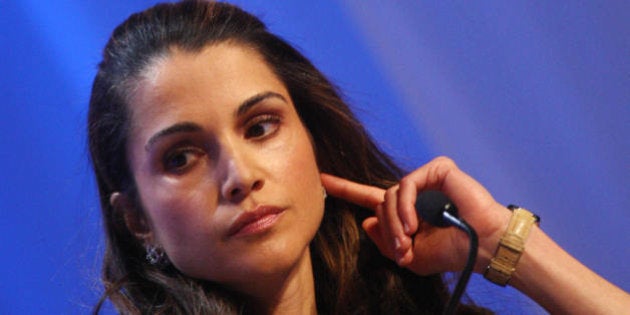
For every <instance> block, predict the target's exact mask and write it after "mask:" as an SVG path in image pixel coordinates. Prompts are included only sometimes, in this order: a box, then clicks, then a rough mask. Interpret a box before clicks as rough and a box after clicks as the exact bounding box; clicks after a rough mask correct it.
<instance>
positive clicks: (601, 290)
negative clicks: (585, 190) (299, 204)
mask: <svg viewBox="0 0 630 315" xmlns="http://www.w3.org/2000/svg"><path fill="white" fill-rule="evenodd" d="M322 183H323V184H324V187H326V190H327V192H328V193H329V194H330V195H332V196H335V197H338V198H343V199H346V200H348V201H350V202H354V203H356V204H359V205H362V206H364V207H367V208H371V209H373V210H374V212H375V216H373V217H371V218H368V219H366V220H365V221H364V222H363V228H364V229H365V230H366V232H367V234H368V235H369V236H370V238H371V239H372V240H373V241H374V242H375V243H376V245H377V246H378V247H379V249H380V251H381V252H382V253H383V254H384V255H386V256H387V257H389V258H391V259H393V260H395V261H396V262H397V263H398V264H399V265H401V266H404V267H407V268H409V269H410V270H412V271H414V272H416V273H418V274H431V273H436V272H447V271H458V270H462V268H463V266H464V264H465V260H466V253H467V246H468V240H467V239H466V237H465V236H463V234H464V233H461V232H459V231H457V230H456V229H454V228H449V229H440V228H435V227H431V226H429V225H428V224H426V223H422V221H421V220H419V219H418V218H417V217H416V212H415V209H414V206H413V205H414V204H415V201H416V200H415V198H416V196H417V194H418V192H419V191H422V190H425V189H434V190H440V191H442V192H444V193H445V194H446V195H447V196H448V197H450V199H451V200H452V201H453V202H454V203H455V204H456V205H457V207H458V209H459V214H460V216H461V217H462V218H463V219H465V220H466V221H467V222H468V223H469V224H470V225H471V226H472V227H473V228H475V230H476V231H477V233H478V235H479V255H478V258H477V262H476V265H475V271H476V272H478V273H483V271H484V269H485V267H486V266H487V265H488V264H489V262H490V259H491V258H492V257H493V256H494V252H495V250H496V247H497V244H498V242H499V239H500V237H501V236H502V234H503V233H504V231H505V229H506V227H507V225H508V222H509V220H510V212H509V210H507V209H506V208H505V207H503V206H502V205H500V204H499V203H497V202H496V201H495V200H494V199H493V198H492V196H491V195H490V194H489V193H488V192H487V191H486V189H485V188H484V187H483V186H481V185H480V184H479V183H478V182H477V181H475V180H474V179H473V178H471V177H470V176H468V175H467V174H465V173H464V172H462V171H461V170H460V169H459V168H458V167H457V165H455V163H454V162H453V161H452V160H450V159H448V158H445V157H440V158H436V159H435V160H433V161H431V162H429V163H427V164H426V165H423V166H422V167H420V168H418V169H416V170H415V171H413V172H411V173H410V174H408V175H407V176H405V177H404V178H403V179H402V180H401V181H400V183H399V185H396V186H393V187H391V188H389V189H387V190H383V189H380V188H377V187H372V186H367V185H361V184H358V183H354V182H351V181H348V180H345V179H342V178H338V177H335V176H332V175H327V174H322ZM412 238H413V241H412ZM509 284H510V285H512V286H513V287H515V288H516V289H518V290H520V291H521V292H523V293H524V294H526V295H528V296H529V297H531V298H532V299H533V300H535V301H536V302H537V303H539V304H540V305H541V306H543V307H544V308H545V309H547V310H548V311H549V312H550V313H552V314H623V313H626V312H627V311H628V310H629V309H630V295H629V294H628V293H626V292H624V291H623V290H621V289H620V288H618V287H616V286H615V285H613V284H611V283H610V282H608V281H606V280H605V279H603V278H602V277H600V276H599V275H597V274H595V273H594V272H593V271H591V270H590V269H588V268H587V267H586V266H584V265H583V264H581V263H580V262H579V261H577V260H576V259H575V258H573V257H572V256H571V255H569V254H568V253H567V252H565V251H564V250H563V249H562V248H561V247H560V246H558V245H557V244H556V243H555V242H554V241H553V240H552V239H551V238H549V237H548V236H547V235H546V234H545V233H544V232H543V231H542V230H541V229H540V228H538V227H536V226H534V227H533V228H532V232H531V234H530V236H529V238H528V239H527V242H526V249H525V251H524V253H523V256H522V257H521V259H520V260H519V263H518V265H517V269H516V272H515V273H514V274H513V276H512V279H511V281H510V283H509Z"/></svg>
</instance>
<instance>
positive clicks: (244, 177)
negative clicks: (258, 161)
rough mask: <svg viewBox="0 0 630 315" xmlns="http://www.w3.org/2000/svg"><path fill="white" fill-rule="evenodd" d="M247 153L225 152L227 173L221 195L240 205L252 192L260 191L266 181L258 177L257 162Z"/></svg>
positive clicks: (224, 160)
mask: <svg viewBox="0 0 630 315" xmlns="http://www.w3.org/2000/svg"><path fill="white" fill-rule="evenodd" d="M252 158H253V157H252V156H249V155H248V154H247V153H241V152H238V151H236V150H233V149H232V150H224V152H223V159H222V160H223V163H222V164H223V165H222V166H223V167H224V170H225V171H226V172H225V173H224V174H225V176H224V180H223V184H222V187H221V195H222V196H223V198H224V199H225V200H228V201H229V202H232V203H238V202H240V201H242V200H243V199H245V198H246V197H247V196H248V195H249V194H250V193H252V191H256V190H260V189H261V188H262V186H263V184H264V181H263V179H262V178H260V176H258V171H257V169H256V166H255V162H254V161H253V159H252Z"/></svg>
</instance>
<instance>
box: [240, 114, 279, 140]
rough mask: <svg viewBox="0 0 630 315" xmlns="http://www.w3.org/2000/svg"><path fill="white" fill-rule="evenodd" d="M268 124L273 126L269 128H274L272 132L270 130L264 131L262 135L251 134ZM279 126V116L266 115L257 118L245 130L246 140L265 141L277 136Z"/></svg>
mask: <svg viewBox="0 0 630 315" xmlns="http://www.w3.org/2000/svg"><path fill="white" fill-rule="evenodd" d="M267 124H271V126H270V127H269V128H272V130H270V131H268V129H266V130H263V134H262V135H252V134H251V132H252V131H253V128H255V127H258V126H261V125H267ZM279 124H280V117H279V116H277V115H270V114H266V115H260V116H256V117H254V118H253V119H252V120H251V122H250V123H249V124H247V126H246V128H245V138H246V139H264V138H266V137H268V136H271V135H273V134H275V133H276V131H278V127H279V126H278V125H279Z"/></svg>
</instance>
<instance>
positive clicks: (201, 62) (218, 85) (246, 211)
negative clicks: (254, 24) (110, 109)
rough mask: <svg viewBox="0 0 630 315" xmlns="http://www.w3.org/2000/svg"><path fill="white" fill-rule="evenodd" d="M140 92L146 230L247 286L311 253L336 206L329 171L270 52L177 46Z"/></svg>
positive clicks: (135, 160) (137, 162)
mask: <svg viewBox="0 0 630 315" xmlns="http://www.w3.org/2000/svg"><path fill="white" fill-rule="evenodd" d="M130 100H131V101H130V104H131V106H130V107H131V119H132V128H131V133H130V140H129V143H128V152H129V159H130V164H131V170H132V173H133V175H134V178H135V181H136V185H137V187H138V191H139V196H140V201H141V203H142V206H143V209H144V212H145V214H146V219H147V221H148V225H149V227H150V233H148V236H147V237H146V238H147V240H148V241H150V242H151V243H154V244H158V245H160V246H162V247H163V248H164V249H165V251H166V253H167V254H168V257H169V259H170V261H171V262H172V263H173V264H174V265H175V266H176V267H177V268H178V269H179V270H181V271H182V272H183V273H185V274H187V275H189V276H192V277H196V278H202V279H206V280H213V281H217V282H220V283H224V284H228V285H230V286H232V287H233V288H236V289H238V288H241V287H243V286H246V285H247V283H248V282H249V281H253V280H255V279H261V278H260V277H266V276H270V275H274V274H277V273H279V272H286V271H287V269H288V268H290V267H291V266H293V265H294V264H295V263H296V262H297V261H298V259H299V258H301V257H304V255H308V245H309V242H310V241H311V239H312V238H313V237H314V235H315V232H316V231H317V228H318V226H319V224H320V222H321V218H322V215H323V208H324V201H323V190H322V189H323V188H322V186H321V182H320V177H319V171H318V168H317V164H316V161H315V155H314V151H313V147H312V145H311V141H310V138H309V135H308V133H307V130H306V129H305V127H304V125H303V124H302V122H301V121H300V119H299V117H298V115H297V113H296V110H295V107H294V105H293V103H292V100H291V98H290V97H289V93H288V92H287V90H286V88H285V86H284V85H283V83H282V82H280V80H279V79H278V78H277V77H276V76H275V74H274V73H273V72H272V71H271V69H270V68H269V67H268V66H267V65H266V64H265V63H264V62H263V60H262V57H261V56H259V55H258V53H256V52H255V51H253V50H250V49H247V48H244V47H242V46H238V45H233V44H218V45H213V46H209V47H207V48H205V49H204V50H202V51H201V52H199V53H188V52H183V51H181V50H178V49H173V50H172V52H171V53H170V54H169V56H168V57H166V58H162V59H158V60H157V61H155V62H154V63H153V64H152V65H151V66H150V67H149V69H148V70H147V71H146V72H145V73H144V76H143V77H142V78H141V79H140V80H139V82H138V86H137V88H136V89H135V90H134V92H133V93H132V96H131V97H130ZM257 277H258V278H257Z"/></svg>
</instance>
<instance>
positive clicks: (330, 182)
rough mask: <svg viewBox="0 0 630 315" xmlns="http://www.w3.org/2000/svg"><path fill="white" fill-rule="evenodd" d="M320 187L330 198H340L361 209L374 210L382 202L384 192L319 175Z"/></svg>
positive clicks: (379, 189) (333, 177)
mask: <svg viewBox="0 0 630 315" xmlns="http://www.w3.org/2000/svg"><path fill="white" fill-rule="evenodd" d="M321 179H322V185H324V188H325V189H326V192H327V193H328V194H330V195H331V196H334V197H337V198H341V199H344V200H347V201H349V202H352V203H354V204H357V205H359V206H362V207H366V208H370V209H375V208H376V206H378V205H379V204H381V203H382V202H383V196H384V194H385V190H383V189H381V188H378V187H374V186H369V185H363V184H359V183H355V182H353V181H349V180H347V179H343V178H340V177H337V176H333V175H329V174H323V173H322V174H321Z"/></svg>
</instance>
